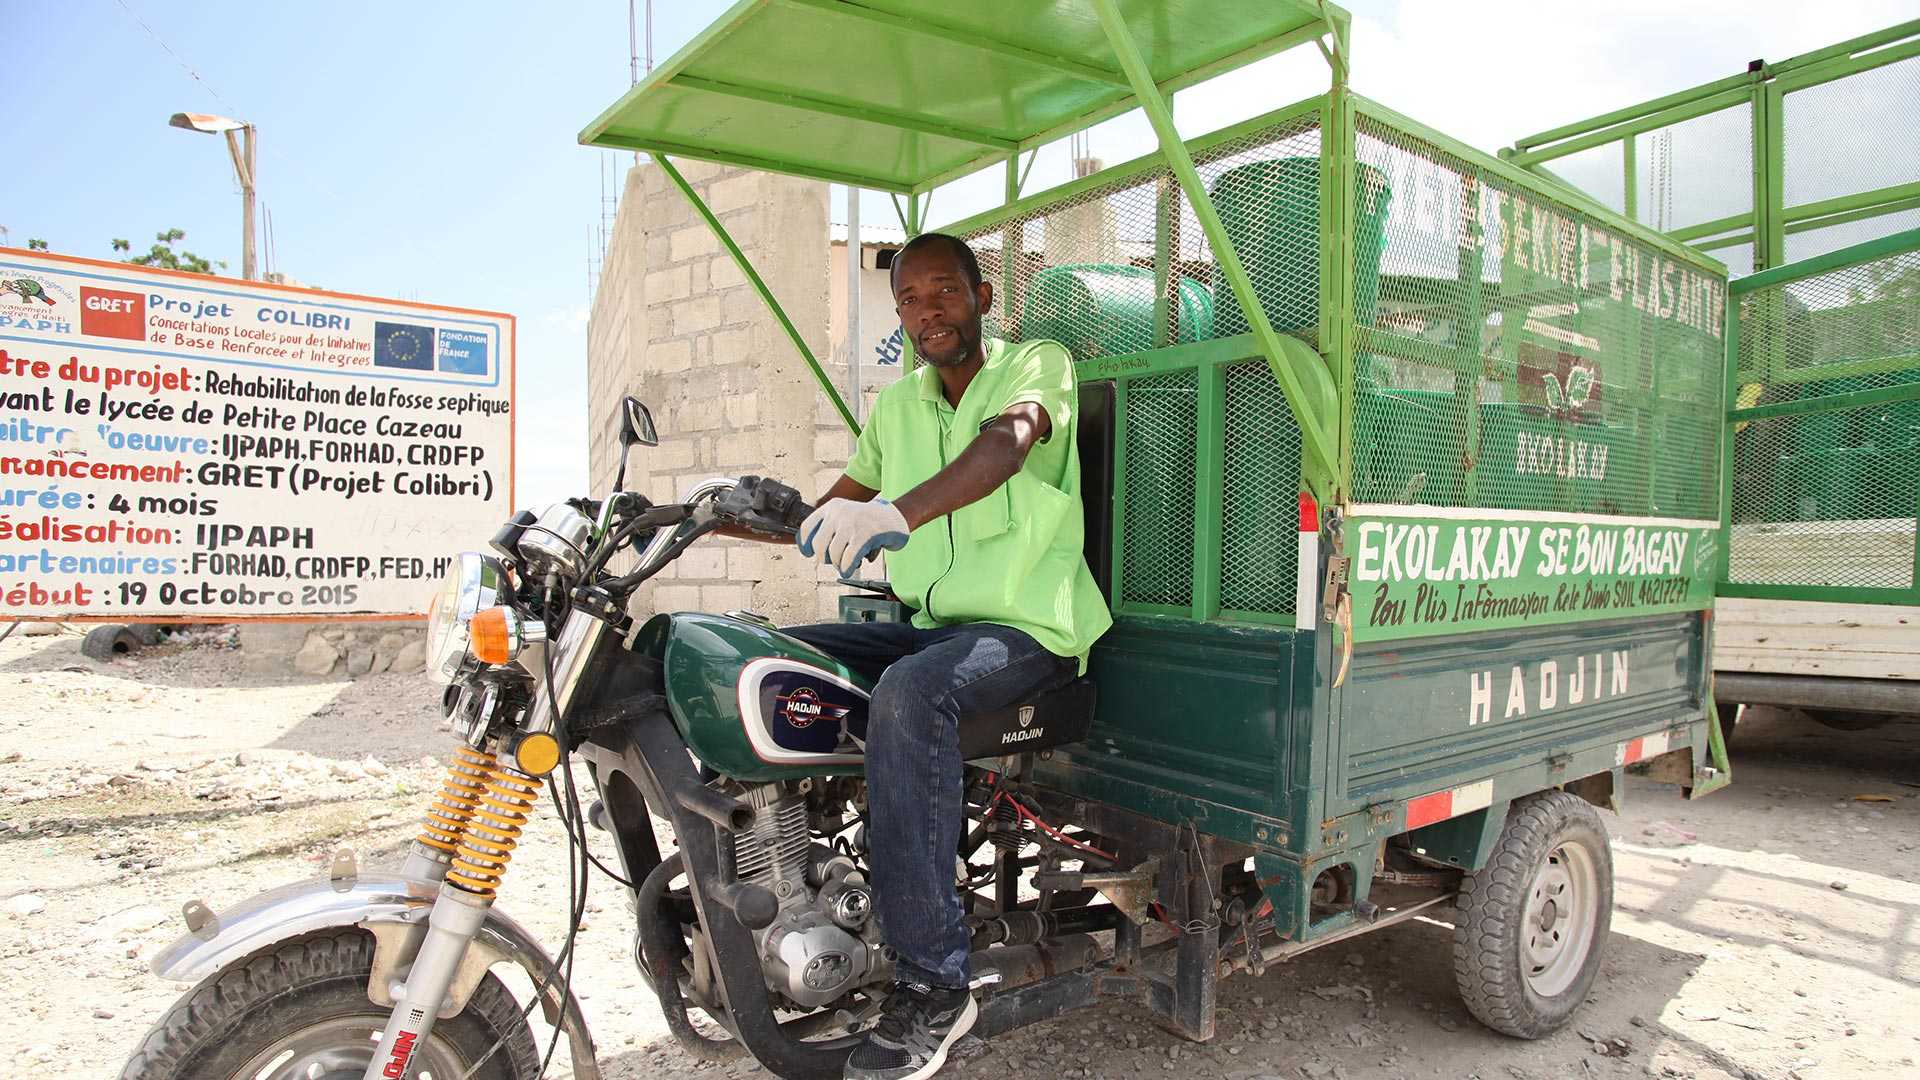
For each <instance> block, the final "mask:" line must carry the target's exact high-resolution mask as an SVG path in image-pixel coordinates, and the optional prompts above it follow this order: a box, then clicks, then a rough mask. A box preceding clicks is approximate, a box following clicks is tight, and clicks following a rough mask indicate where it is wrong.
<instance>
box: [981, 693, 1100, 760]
mask: <svg viewBox="0 0 1920 1080" xmlns="http://www.w3.org/2000/svg"><path fill="white" fill-rule="evenodd" d="M1098 697H1099V695H1098V693H1097V691H1096V689H1095V687H1094V683H1093V680H1092V679H1089V678H1086V677H1085V676H1081V677H1080V678H1077V679H1073V680H1072V681H1070V682H1067V683H1066V684H1064V685H1061V686H1058V687H1055V688H1054V689H1051V690H1043V691H1041V692H1040V693H1038V694H1035V695H1033V696H1032V697H1031V698H1028V699H1027V700H1025V701H1022V702H1018V703H1016V704H1013V705H1009V706H1007V707H1006V708H1004V709H995V710H993V711H991V712H978V713H968V714H966V715H964V716H962V717H961V718H960V756H961V757H962V758H964V759H966V760H969V761H971V760H974V759H976V758H989V757H1000V756H1001V755H1003V754H1025V753H1028V752H1031V751H1034V750H1049V749H1052V748H1053V747H1056V746H1065V745H1067V744H1069V743H1077V742H1080V741H1081V740H1083V739H1085V738H1086V737H1087V731H1088V729H1090V728H1091V727H1093V708H1094V705H1095V703H1096V702H1097V700H1098Z"/></svg>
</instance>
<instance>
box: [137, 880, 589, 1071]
mask: <svg viewBox="0 0 1920 1080" xmlns="http://www.w3.org/2000/svg"><path fill="white" fill-rule="evenodd" d="M439 894H440V886H439V885H438V884H435V883H432V882H425V881H417V880H413V879H410V878H403V877H398V876H386V877H367V876H361V875H354V876H351V877H346V878H340V879H335V880H314V881H304V882H297V883H294V884H291V885H282V886H280V887H279V888H275V889H268V890H267V891H266V892H263V893H260V894H259V895H257V896H253V897H251V898H249V899H247V900H243V901H241V902H240V903H239V904H236V905H235V906H233V907H232V908H229V909H228V910H226V911H225V912H222V913H220V914H218V915H211V914H208V915H196V920H197V921H198V920H204V921H201V922H200V925H199V927H198V929H195V930H191V931H189V932H188V933H187V934H185V935H184V936H182V937H181V938H179V939H178V940H176V941H175V942H174V943H173V944H171V945H169V946H167V947H166V948H165V949H164V950H162V951H161V952H160V953H158V954H157V955H156V956H155V957H154V958H153V971H154V974H156V975H159V976H160V977H161V978H163V979H170V980H173V981H175V982H187V983H198V982H200V981H201V980H203V979H205V978H207V977H208V976H209V975H212V974H214V973H215V972H219V971H224V970H226V969H227V968H229V967H231V966H233V965H234V964H237V963H239V962H241V961H243V960H245V959H246V958H248V957H250V956H253V955H255V954H257V953H260V952H263V951H265V950H268V949H271V948H273V947H274V946H276V945H278V944H280V943H281V942H284V941H289V940H291V939H293V938H297V937H300V936H303V935H306V934H311V933H315V932H317V931H321V930H334V929H340V928H343V927H348V926H358V927H361V928H362V929H365V930H366V931H367V932H368V933H371V934H372V935H373V938H374V956H373V974H372V977H371V978H370V979H369V980H368V985H367V997H368V998H370V999H371V1000H372V1001H373V1002H374V1003H375V1004H378V1005H386V1006H391V1005H392V1004H393V986H394V984H395V983H396V982H400V981H404V978H405V975H406V970H407V968H408V967H409V966H410V965H411V964H412V963H413V957H414V954H415V953H416V952H418V951H419V949H420V942H421V941H422V940H423V939H424V938H425V937H426V932H427V917H428V916H429V915H430V914H431V913H432V911H433V902H434V900H435V898H436V897H438V896H439ZM191 906H192V905H190V907H191ZM201 910H203V911H204V909H201ZM502 961H512V962H513V963H515V964H518V965H519V966H520V967H521V968H522V969H523V970H525V971H526V973H527V975H528V977H530V978H531V979H532V980H533V981H534V985H536V986H538V985H541V983H542V982H543V981H544V982H545V984H546V990H545V992H544V993H543V994H541V1005H542V1007H543V1008H542V1011H543V1012H544V1013H545V1014H546V1018H547V1022H548V1023H550V1024H553V1023H557V1024H559V1025H560V1026H561V1027H562V1028H563V1029H564V1030H565V1031H566V1033H567V1041H568V1043H569V1045H570V1046H571V1048H572V1051H573V1060H574V1062H575V1064H574V1075H576V1076H578V1077H583V1078H586V1080H598V1077H599V1076H600V1071H599V1068H598V1067H597V1066H596V1065H595V1064H594V1061H595V1058H594V1053H593V1041H592V1037H591V1036H590V1035H589V1034H588V1032H587V1025H586V1020H585V1018H583V1017H582V1016H581V1015H580V1008H579V1005H578V1003H577V1002H576V1001H575V1000H574V999H573V998H572V997H571V996H570V995H567V994H565V993H564V992H563V988H562V987H561V986H560V980H559V979H557V978H549V977H548V976H549V974H550V973H551V972H552V970H553V961H552V959H551V958H550V957H549V956H548V955H547V951H546V950H545V949H544V948H542V947H541V946H540V943H539V942H538V941H535V940H534V938H533V935H531V934H529V933H528V932H527V931H526V929H525V928H523V927H522V926H521V925H520V924H519V923H518V922H516V921H515V920H514V919H513V918H512V917H511V916H509V915H508V914H507V913H506V912H504V911H501V910H500V909H499V908H488V909H487V916H486V921H485V922H484V923H483V924H482V926H481V928H480V933H479V934H478V935H477V936H476V937H475V938H474V940H473V943H472V945H470V946H469V947H468V949H467V955H466V957H465V958H464V959H463V960H462V962H461V964H460V968H459V970H458V971H457V972H456V973H455V974H454V977H453V984H452V985H451V986H449V987H448V989H447V999H446V1001H445V1003H444V1004H442V1006H441V1008H440V1015H441V1016H442V1017H448V1016H453V1015H455V1014H456V1013H458V1012H459V1011H460V1010H461V1009H464V1008H466V1005H467V999H468V998H470V997H472V996H473V991H474V989H475V988H476V987H478V986H479V985H480V980H481V978H482V977H484V976H485V975H486V973H487V970H488V969H489V968H491V967H493V966H494V965H495V964H498V963H501V962H502Z"/></svg>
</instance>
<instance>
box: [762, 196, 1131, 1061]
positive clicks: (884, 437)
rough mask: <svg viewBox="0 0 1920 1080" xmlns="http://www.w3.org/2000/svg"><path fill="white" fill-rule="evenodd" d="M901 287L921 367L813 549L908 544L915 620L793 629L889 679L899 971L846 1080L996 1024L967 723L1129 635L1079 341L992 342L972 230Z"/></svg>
mask: <svg viewBox="0 0 1920 1080" xmlns="http://www.w3.org/2000/svg"><path fill="white" fill-rule="evenodd" d="M892 284H893V300H894V308H895V310H896V311H897V312H898V313H899V315H900V325H901V328H902V330H903V331H904V332H905V333H906V334H907V336H908V337H909V338H910V339H911V340H912V342H913V348H914V353H915V355H916V356H918V357H919V358H920V361H921V366H920V367H919V368H918V369H917V370H915V371H913V372H911V373H910V374H908V375H906V376H904V377H902V378H901V379H900V380H899V381H898V382H896V383H894V384H893V385H892V386H889V387H887V388H886V389H885V390H883V391H881V393H880V396H879V398H878V399H877V400H876V401H875V403H874V406H873V411H872V415H871V416H869V417H868V419H867V425H866V429H865V430H864V431H863V432H862V433H861V435H860V442H859V446H858V448H857V449H856V451H855V452H854V455H853V458H852V460H851V461H849V462H848V463H847V468H846V472H845V474H844V475H842V476H841V477H840V479H839V480H837V481H835V482H834V484H833V486H832V487H831V488H829V489H828V491H827V493H826V495H825V496H824V497H822V498H821V500H820V504H819V508H818V509H817V510H815V511H814V512H813V515H812V516H811V517H809V518H807V520H806V521H805V522H804V523H803V524H802V525H801V526H800V531H799V534H798V536H797V537H796V538H795V542H796V544H797V545H798V546H799V549H800V552H801V554H803V555H806V556H808V557H813V556H814V555H815V554H816V553H817V554H818V555H819V557H820V558H821V559H822V560H823V561H826V562H830V563H832V564H833V565H834V566H835V567H836V568H837V569H838V570H839V571H840V574H841V576H842V577H849V576H851V575H852V574H853V573H854V571H855V570H856V569H857V568H858V567H859V566H860V565H861V563H862V562H863V561H865V560H866V559H867V558H869V557H870V556H872V555H874V554H875V553H877V552H879V551H881V550H886V551H889V552H892V554H891V555H889V556H888V558H887V571H888V577H889V580H890V582H891V584H892V587H893V590H894V593H895V594H896V595H897V596H899V598H900V599H901V600H902V601H903V602H904V603H905V604H906V606H907V607H909V608H912V609H913V619H912V622H911V624H907V623H831V624H823V625H817V626H802V627H796V628H793V629H790V630H788V631H787V632H788V633H790V634H792V635H793V636H795V637H797V638H800V639H801V640H803V641H806V642H808V643H810V644H812V645H813V646H815V647H816V648H819V649H821V650H822V651H824V652H827V653H829V654H831V655H833V656H835V657H838V658H839V659H840V660H841V661H842V662H843V663H845V664H847V665H848V666H849V667H851V668H853V669H854V670H856V671H859V672H860V673H862V674H863V675H865V676H867V677H869V678H873V679H876V680H877V681H876V683H875V685H874V691H873V698H872V701H871V703H870V705H869V709H868V720H867V745H866V771H867V801H868V808H869V820H868V829H867V837H868V846H869V849H870V851H871V854H872V862H873V866H872V869H873V879H874V880H873V884H874V902H875V907H876V911H877V913H878V915H879V919H880V926H881V930H882V933H883V934H884V935H885V938H886V942H887V944H888V945H889V946H891V947H892V948H893V950H894V951H895V952H896V953H897V954H898V956H899V959H898V961H897V962H896V965H895V969H894V970H895V975H894V978H895V981H894V986H893V990H892V992H891V993H890V994H889V995H888V996H887V999H886V1002H885V1004H884V1006H883V1007H882V1010H881V1016H880V1021H879V1023H878V1024H877V1025H876V1026H875V1027H874V1028H873V1029H872V1030H871V1031H870V1032H869V1033H868V1034H867V1037H866V1039H865V1041H863V1042H862V1043H861V1044H860V1045H859V1046H858V1047H857V1048H856V1049H855V1050H854V1051H853V1055H852V1057H851V1058H849V1059H848V1062H847V1068H846V1076H847V1077H848V1078H849V1080H854V1078H859V1080H917V1078H919V1077H925V1076H931V1075H933V1073H934V1072H936V1071H938V1070H939V1068H940V1066H941V1065H942V1064H943V1063H944V1062H945V1060H946V1055H947V1051H948V1049H949V1048H950V1047H951V1046H952V1045H953V1044H954V1043H955V1042H956V1041H958V1040H959V1038H960V1037H961V1036H963V1035H965V1034H966V1033H967V1030H968V1029H969V1028H971V1027H972V1026H973V1022H974V1019H975V1017H976V1016H977V1013H978V1009H977V1006H976V1005H975V1004H974V1001H973V997H972V994H971V992H970V990H969V988H968V983H969V980H970V978H971V972H970V971H969V969H968V964H967V954H968V952H969V938H968V933H967V929H966V927H965V925H964V924H963V923H962V922H961V917H962V915H963V911H962V909H961V904H960V896H959V894H958V892H957V891H956V889H955V882H954V854H955V852H956V851H958V850H959V846H960V831H961V828H962V826H963V824H964V816H963V807H962V794H963V792H962V783H963V781H962V764H961V760H960V753H959V747H958V743H957V738H958V735H957V732H958V721H959V719H960V717H961V716H963V715H966V714H969V713H976V712H983V711H988V710H993V709H1000V708H1005V707H1007V706H1009V705H1012V704H1015V703H1016V702H1019V701H1021V700H1024V699H1028V698H1031V697H1032V696H1034V695H1035V694H1037V693H1039V692H1041V691H1044V690H1048V689H1052V688H1054V687H1057V686H1060V685H1063V684H1064V683H1066V682H1067V681H1069V680H1071V679H1072V678H1073V677H1074V676H1075V675H1076V674H1078V673H1079V672H1081V671H1084V670H1085V666H1086V657H1087V651H1088V649H1089V648H1091V646H1092V645H1093V642H1094V640H1095V639H1096V638H1098V637H1099V636H1100V635H1101V634H1102V633H1104V632H1105V631H1106V629H1107V627H1108V626H1109V625H1111V624H1112V619H1111V618H1110V617H1109V615H1108V613H1107V607H1106V603H1105V601H1104V600H1102V599H1101V596H1100V591H1099V589H1098V588H1097V587H1096V586H1095V584H1094V580H1093V575H1092V573H1091V572H1090V571H1089V570H1088V569H1087V562H1086V558H1085V555H1084V553H1083V550H1082V549H1083V545H1084V536H1083V518H1082V511H1081V501H1080V460H1079V452H1078V450H1077V448H1076V446H1075V432H1076V428H1077V425H1078V420H1079V418H1078V417H1077V416H1076V415H1075V406H1076V403H1077V394H1076V391H1075V382H1074V373H1073V362H1072V359H1071V358H1070V357H1069V356H1068V354H1067V350H1066V349H1065V348H1064V347H1062V346H1061V345H1060V344H1059V343H1058V342H1053V341H1026V342H1021V343H1019V344H1013V343H1010V342H1006V341H1001V340H999V339H987V338H983V336H982V333H981V328H980V318H981V316H982V315H984V314H986V312H987V311H988V310H990V309H991V307H992V305H993V286H992V284H991V283H989V282H987V281H984V280H982V279H981V276H980V264H979V262H978V260H977V259H975V257H974V254H973V252H972V251H971V250H969V249H968V247H967V245H966V244H965V243H964V242H963V241H961V240H959V239H958V238H956V237H952V236H947V235H945V234H941V233H926V234H922V235H921V236H918V237H915V238H914V239H913V240H912V241H911V242H909V243H908V244H907V245H906V246H905V247H904V248H902V249H901V250H900V251H899V253H898V254H897V255H896V256H895V257H894V261H893V271H892Z"/></svg>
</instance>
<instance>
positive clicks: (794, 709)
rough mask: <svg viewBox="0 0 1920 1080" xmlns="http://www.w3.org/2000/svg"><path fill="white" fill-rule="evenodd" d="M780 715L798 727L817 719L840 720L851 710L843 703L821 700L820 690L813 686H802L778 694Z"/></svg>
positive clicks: (807, 725)
mask: <svg viewBox="0 0 1920 1080" xmlns="http://www.w3.org/2000/svg"><path fill="white" fill-rule="evenodd" d="M773 700H774V701H776V702H778V705H777V708H778V710H779V713H780V716H781V717H782V718H784V719H785V720H786V722H787V723H789V724H791V725H793V726H794V727H797V728H806V727H810V726H812V724H813V722H814V721H815V720H839V719H840V718H841V717H844V716H846V715H847V713H849V712H851V711H852V710H851V709H848V708H847V707H845V706H843V705H830V704H828V703H826V702H824V701H821V700H820V693H819V691H817V690H815V689H814V688H813V687H811V686H802V687H799V688H797V689H795V690H794V691H793V693H791V694H784V695H776V696H775V697H774V699H773Z"/></svg>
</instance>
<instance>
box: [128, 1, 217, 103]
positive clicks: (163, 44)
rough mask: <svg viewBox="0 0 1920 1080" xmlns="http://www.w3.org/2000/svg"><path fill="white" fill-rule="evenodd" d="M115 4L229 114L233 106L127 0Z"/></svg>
mask: <svg viewBox="0 0 1920 1080" xmlns="http://www.w3.org/2000/svg"><path fill="white" fill-rule="evenodd" d="M115 2H116V3H118V4H119V5H120V10H122V11H124V12H126V13H127V18H129V19H132V20H133V21H134V22H135V23H138V24H139V26H140V29H142V30H145V31H146V32H147V36H148V37H150V38H152V39H153V43H154V44H156V45H158V46H160V47H161V48H162V49H165V50H166V53H167V55H168V56H171V57H173V59H174V62H175V63H177V64H179V65H180V67H181V68H182V69H183V70H185V71H186V73H187V76H188V77H189V78H191V79H192V80H193V81H194V82H197V83H199V84H200V85H201V86H203V87H205V88H206V91H207V93H209V94H212V95H213V99H214V100H215V101H218V102H219V103H220V104H222V105H225V106H226V108H227V110H228V111H229V112H231V111H232V110H233V106H232V105H230V104H228V103H227V99H226V98H223V97H221V96H220V91H218V90H215V89H214V88H213V84H212V83H210V82H208V81H207V80H206V79H204V78H201V76H200V73H199V72H198V71H195V70H194V69H193V65H192V64H189V63H187V61H186V60H185V58H183V57H182V56H181V55H180V54H179V53H177V52H174V51H173V46H171V45H168V44H167V43H166V42H165V41H164V40H162V39H161V37H160V35H159V34H156V33H154V31H153V27H151V26H148V25H147V22H146V20H145V19H142V18H141V17H140V16H139V15H137V14H135V13H134V10H133V9H132V8H130V7H128V6H127V0H115Z"/></svg>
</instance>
